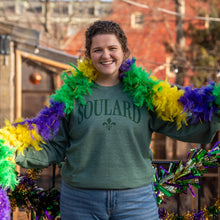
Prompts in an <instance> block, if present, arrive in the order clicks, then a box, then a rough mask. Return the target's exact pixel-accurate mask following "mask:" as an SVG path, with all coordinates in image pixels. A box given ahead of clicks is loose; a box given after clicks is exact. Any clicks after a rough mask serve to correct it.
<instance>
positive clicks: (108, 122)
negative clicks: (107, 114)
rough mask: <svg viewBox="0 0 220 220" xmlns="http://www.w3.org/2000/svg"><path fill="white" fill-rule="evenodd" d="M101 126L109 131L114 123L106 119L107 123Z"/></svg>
mask: <svg viewBox="0 0 220 220" xmlns="http://www.w3.org/2000/svg"><path fill="white" fill-rule="evenodd" d="M102 125H103V126H106V128H107V129H108V130H110V129H111V128H112V126H113V125H116V123H115V122H112V120H111V118H108V119H107V122H103V123H102Z"/></svg>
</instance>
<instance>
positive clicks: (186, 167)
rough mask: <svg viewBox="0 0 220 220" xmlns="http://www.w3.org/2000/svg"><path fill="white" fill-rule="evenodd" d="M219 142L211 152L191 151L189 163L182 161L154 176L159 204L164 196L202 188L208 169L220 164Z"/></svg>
mask: <svg viewBox="0 0 220 220" xmlns="http://www.w3.org/2000/svg"><path fill="white" fill-rule="evenodd" d="M219 143H220V142H217V143H216V144H215V146H213V148H212V149H211V150H210V151H208V152H207V151H206V150H204V149H201V148H197V149H191V151H190V152H189V154H188V158H187V161H185V162H183V161H180V162H179V163H178V164H175V163H171V164H170V166H169V168H168V169H167V170H166V169H164V168H163V167H160V170H159V171H158V172H157V173H156V174H155V176H154V187H155V191H156V195H157V202H158V203H159V204H161V203H162V201H163V197H164V196H168V197H170V196H172V195H174V194H176V193H179V194H180V193H183V192H184V191H186V189H188V188H189V189H190V191H191V193H192V196H195V195H194V193H193V191H192V186H194V187H197V188H199V187H200V178H201V177H202V176H203V174H204V173H207V172H208V170H207V169H208V168H216V167H217V166H218V164H219V162H220V148H219Z"/></svg>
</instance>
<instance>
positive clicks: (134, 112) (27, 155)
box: [16, 83, 220, 189]
mask: <svg viewBox="0 0 220 220" xmlns="http://www.w3.org/2000/svg"><path fill="white" fill-rule="evenodd" d="M85 101H86V105H81V104H79V103H76V104H75V107H74V110H73V111H72V113H71V114H70V115H69V116H68V118H65V119H64V120H63V121H62V125H61V126H60V129H59V132H58V135H57V137H56V138H55V139H54V140H52V141H50V142H47V143H46V144H41V147H42V148H43V150H41V151H35V150H34V149H32V148H28V149H26V150H25V151H24V156H23V155H22V154H19V155H18V156H17V158H16V163H17V164H19V165H21V166H22V167H25V168H44V167H48V166H49V165H50V164H52V163H53V162H62V161H64V165H63V167H62V178H63V180H64V182H65V183H66V184H69V185H71V186H73V187H81V188H93V189H94V188H98V189H127V188H135V187H139V186H143V185H146V184H149V183H151V182H153V174H154V169H153V168H152V164H151V162H152V152H151V150H150V149H149V145H150V142H151V138H152V133H153V132H159V133H163V134H165V135H167V136H169V137H171V138H174V139H178V140H180V141H185V142H193V143H209V142H210V141H211V139H212V137H213V136H214V135H215V133H216V131H218V130H219V129H220V118H219V117H218V116H215V117H214V119H213V121H212V122H211V123H199V124H196V125H190V126H187V127H186V126H183V127H182V128H181V129H180V130H178V131H177V127H176V123H170V122H164V121H162V120H161V119H159V118H157V117H156V115H155V114H154V113H153V112H150V111H148V110H147V109H146V108H145V107H142V108H138V107H137V106H135V105H134V104H133V100H132V98H131V97H129V95H128V94H127V93H125V92H123V91H122V83H119V84H117V85H116V86H113V87H103V86H99V85H98V86H97V87H95V88H93V93H92V95H89V96H86V97H85Z"/></svg>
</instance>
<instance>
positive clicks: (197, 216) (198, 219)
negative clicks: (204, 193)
mask: <svg viewBox="0 0 220 220" xmlns="http://www.w3.org/2000/svg"><path fill="white" fill-rule="evenodd" d="M193 220H205V218H204V212H203V211H199V212H196V210H195V213H194V214H193Z"/></svg>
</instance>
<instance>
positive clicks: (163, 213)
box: [158, 207, 167, 219]
mask: <svg viewBox="0 0 220 220" xmlns="http://www.w3.org/2000/svg"><path fill="white" fill-rule="evenodd" d="M158 214H159V218H160V219H163V218H165V217H167V212H166V210H165V208H163V207H162V208H159V209H158Z"/></svg>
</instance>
